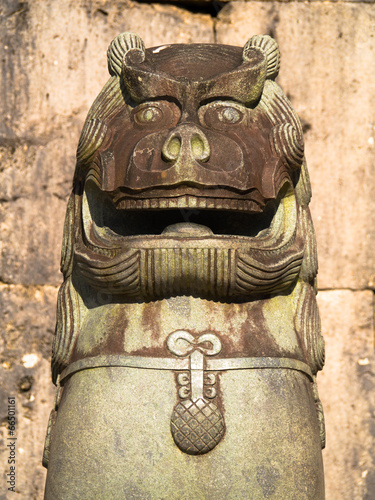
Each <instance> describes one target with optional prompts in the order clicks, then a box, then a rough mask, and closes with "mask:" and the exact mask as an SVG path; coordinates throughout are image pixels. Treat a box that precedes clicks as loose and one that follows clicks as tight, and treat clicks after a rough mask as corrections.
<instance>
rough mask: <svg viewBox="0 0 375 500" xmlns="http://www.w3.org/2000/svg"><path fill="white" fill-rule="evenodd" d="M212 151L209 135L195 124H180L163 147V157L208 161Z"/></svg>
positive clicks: (169, 160) (167, 159)
mask: <svg viewBox="0 0 375 500" xmlns="http://www.w3.org/2000/svg"><path fill="white" fill-rule="evenodd" d="M210 153H211V151H210V146H209V144H208V140H207V137H206V136H205V135H204V133H203V131H202V130H200V129H199V128H198V127H196V126H195V125H193V124H184V125H180V126H179V127H177V128H175V129H174V130H172V132H171V133H170V134H169V136H168V137H167V139H166V141H165V143H164V145H163V148H162V157H163V159H164V160H165V161H168V162H175V161H177V160H178V159H179V158H181V157H188V158H192V159H194V160H198V161H202V162H206V161H208V160H209V158H210Z"/></svg>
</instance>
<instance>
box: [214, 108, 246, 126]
mask: <svg viewBox="0 0 375 500" xmlns="http://www.w3.org/2000/svg"><path fill="white" fill-rule="evenodd" d="M218 118H219V120H220V121H221V122H223V123H237V122H239V121H240V120H241V118H242V114H241V113H240V112H239V111H237V109H235V108H232V107H228V108H222V109H220V110H218Z"/></svg>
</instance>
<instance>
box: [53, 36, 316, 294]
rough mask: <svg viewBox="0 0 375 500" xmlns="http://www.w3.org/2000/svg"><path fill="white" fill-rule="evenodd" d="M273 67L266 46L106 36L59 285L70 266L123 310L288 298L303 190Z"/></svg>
mask: <svg viewBox="0 0 375 500" xmlns="http://www.w3.org/2000/svg"><path fill="white" fill-rule="evenodd" d="M279 65H280V56H279V50H278V46H277V43H276V42H275V41H274V40H273V39H272V38H271V37H269V36H267V35H264V36H260V35H259V36H253V37H252V38H250V40H249V41H248V42H247V43H246V44H245V46H244V47H243V48H241V47H233V46H224V45H213V44H191V45H185V44H181V45H165V46H161V47H156V48H150V49H145V46H144V44H143V42H142V40H141V39H140V38H139V37H138V36H137V35H135V34H132V33H124V34H121V35H119V36H118V37H116V38H115V39H114V40H113V42H112V43H111V45H110V47H109V49H108V68H109V72H110V74H111V78H110V79H109V81H108V82H107V84H106V85H105V86H104V88H103V90H102V91H101V92H100V94H99V96H98V97H97V99H96V100H95V102H94V104H93V106H92V108H91V110H90V112H89V115H88V118H87V120H86V123H85V126H84V129H83V132H82V135H81V139H80V142H79V146H78V151H77V168H76V173H75V178H74V207H75V208H74V213H75V215H74V217H73V219H74V220H76V221H77V220H80V221H81V223H80V224H76V223H74V224H73V223H72V224H71V226H70V227H71V229H70V230H67V233H68V237H67V238H66V246H65V253H64V254H63V271H64V272H65V274H69V273H71V271H72V266H73V256H75V262H76V265H77V269H78V270H79V272H80V273H81V274H82V275H83V277H84V278H85V279H86V280H87V281H88V283H89V284H90V285H91V286H93V287H94V288H99V289H102V288H107V289H109V290H111V293H113V294H115V295H122V296H123V297H125V298H126V299H127V300H128V299H129V300H134V299H136V300H152V299H157V298H165V297H169V296H173V295H193V296H198V297H202V298H215V299H219V300H224V301H225V300H240V301H242V300H249V298H251V297H256V296H262V295H265V294H266V295H267V294H270V293H276V292H278V291H280V290H286V289H288V287H290V286H291V285H292V284H293V282H294V281H295V280H296V278H297V277H298V275H299V273H300V270H301V265H302V261H303V255H304V242H303V238H302V236H301V231H300V226H301V223H300V220H299V217H298V210H299V207H300V206H302V205H307V203H308V201H309V185H308V178H307V173H306V171H305V169H304V165H303V160H304V153H303V151H304V147H303V138H302V131H301V125H300V122H299V120H298V117H297V116H296V114H295V112H294V111H293V109H292V107H291V105H290V103H289V101H288V99H287V98H286V97H285V96H284V94H283V93H282V91H281V89H280V87H279V86H278V85H277V84H276V83H275V82H274V79H275V78H276V76H277V74H278V70H279ZM72 203H73V202H72ZM73 226H75V228H76V229H75V230H73Z"/></svg>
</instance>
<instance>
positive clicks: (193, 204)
mask: <svg viewBox="0 0 375 500" xmlns="http://www.w3.org/2000/svg"><path fill="white" fill-rule="evenodd" d="M197 203H198V200H197V198H196V197H195V196H189V197H188V207H189V208H196V206H197Z"/></svg>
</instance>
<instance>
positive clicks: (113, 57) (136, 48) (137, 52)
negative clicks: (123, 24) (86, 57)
mask: <svg viewBox="0 0 375 500" xmlns="http://www.w3.org/2000/svg"><path fill="white" fill-rule="evenodd" d="M107 58H108V71H109V72H110V74H111V76H115V75H117V76H120V75H121V70H122V66H123V65H125V66H127V65H128V64H140V63H142V62H143V61H144V60H145V44H144V43H143V40H142V39H141V38H140V37H139V36H138V35H136V34H135V33H121V35H118V36H116V38H115V39H114V40H112V42H111V44H110V46H109V47H108V51H107Z"/></svg>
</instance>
